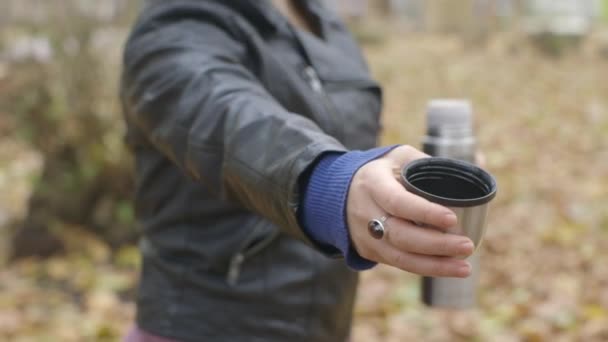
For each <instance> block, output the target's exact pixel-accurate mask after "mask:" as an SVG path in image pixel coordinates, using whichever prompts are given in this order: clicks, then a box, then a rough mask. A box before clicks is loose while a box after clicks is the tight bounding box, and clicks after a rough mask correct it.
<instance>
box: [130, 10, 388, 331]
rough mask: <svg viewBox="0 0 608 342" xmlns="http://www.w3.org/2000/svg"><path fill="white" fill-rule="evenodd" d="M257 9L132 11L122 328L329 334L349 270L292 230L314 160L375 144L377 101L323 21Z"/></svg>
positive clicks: (345, 297) (342, 326) (337, 324)
mask: <svg viewBox="0 0 608 342" xmlns="http://www.w3.org/2000/svg"><path fill="white" fill-rule="evenodd" d="M305 3H306V7H307V8H308V10H309V11H310V12H311V13H312V15H313V16H314V18H315V19H316V20H318V23H319V25H320V27H321V29H322V38H323V39H318V38H317V37H315V36H313V35H311V34H309V33H306V32H302V31H298V30H295V29H293V28H292V27H291V26H290V25H289V24H288V23H287V21H286V20H285V19H284V18H283V17H282V16H281V15H280V13H278V12H277V11H276V10H275V9H274V8H273V7H272V5H271V4H270V3H269V2H268V1H254V0H251V1H249V0H230V1H223V0H217V1H213V0H172V1H156V2H152V4H150V5H149V6H147V7H146V8H145V9H144V11H143V13H142V14H141V16H140V18H139V19H138V21H137V23H136V26H135V28H134V29H133V32H132V34H131V36H130V38H129V40H128V43H127V45H126V51H125V57H124V72H123V82H122V90H121V95H122V100H123V104H124V109H125V118H126V121H127V125H128V134H127V141H128V143H129V145H130V147H131V148H132V150H133V151H134V154H135V159H136V173H137V192H136V212H137V218H138V222H139V223H140V224H141V227H142V229H143V238H142V241H141V250H142V254H143V270H142V275H141V285H140V288H139V292H138V302H137V323H138V325H139V326H140V327H141V328H142V329H144V330H146V331H148V332H151V333H154V334H158V335H161V336H166V337H172V338H175V339H179V340H183V341H258V340H259V341H293V342H295V341H332V342H333V341H343V340H344V339H345V338H346V337H347V335H348V333H349V331H350V324H351V315H352V308H353V301H354V296H355V291H356V283H357V275H356V273H355V272H353V271H351V270H349V269H347V267H346V266H345V265H344V262H343V260H336V259H332V258H329V257H328V256H326V255H323V254H321V253H320V252H318V250H317V249H316V248H315V246H314V243H312V242H311V241H310V240H309V239H308V238H307V237H306V236H305V234H304V233H303V232H302V230H301V228H300V227H299V225H298V220H297V209H298V203H299V199H298V190H299V189H298V185H299V182H301V181H302V179H303V178H304V177H306V172H307V170H309V169H310V166H311V165H313V164H314V162H315V160H316V159H317V158H318V157H319V156H320V155H321V154H323V153H325V152H329V151H346V150H349V149H368V148H371V147H374V146H375V145H376V140H377V133H378V130H379V118H378V115H379V113H380V108H381V93H380V88H379V87H378V86H377V84H376V83H375V82H374V81H372V80H371V79H370V76H369V73H368V70H367V67H366V65H365V62H364V60H363V58H362V56H361V53H360V51H359V49H358V47H357V46H356V43H355V42H354V41H353V39H352V37H351V36H350V35H349V33H348V32H347V30H346V29H345V27H344V26H343V24H342V23H341V22H340V21H339V19H338V18H337V17H336V15H335V14H333V13H331V12H328V11H327V10H326V9H324V8H323V7H322V6H321V5H320V4H319V3H318V1H316V0H315V1H313V0H311V1H306V2H305Z"/></svg>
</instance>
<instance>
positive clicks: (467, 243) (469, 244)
mask: <svg viewBox="0 0 608 342" xmlns="http://www.w3.org/2000/svg"><path fill="white" fill-rule="evenodd" d="M460 246H461V247H462V249H464V250H467V251H471V250H473V249H474V248H475V245H474V244H473V241H471V240H469V239H466V240H462V241H460Z"/></svg>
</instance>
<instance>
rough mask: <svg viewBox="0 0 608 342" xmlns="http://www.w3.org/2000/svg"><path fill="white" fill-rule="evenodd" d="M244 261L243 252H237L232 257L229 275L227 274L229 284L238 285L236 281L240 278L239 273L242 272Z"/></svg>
mask: <svg viewBox="0 0 608 342" xmlns="http://www.w3.org/2000/svg"><path fill="white" fill-rule="evenodd" d="M243 261H245V256H244V255H243V253H237V254H235V255H234V256H233V257H232V259H230V266H229V267H228V275H227V276H226V281H227V282H228V285H230V286H235V285H236V282H237V281H238V279H239V275H240V274H241V265H243Z"/></svg>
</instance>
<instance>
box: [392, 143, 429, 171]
mask: <svg viewBox="0 0 608 342" xmlns="http://www.w3.org/2000/svg"><path fill="white" fill-rule="evenodd" d="M428 157H430V156H429V155H428V154H426V153H423V152H421V151H420V150H418V149H416V148H414V147H412V146H410V145H402V146H399V147H397V148H395V149H393V150H392V151H391V152H389V153H388V154H387V155H386V158H387V159H389V160H390V161H391V162H393V163H394V164H396V165H398V166H399V167H403V166H404V165H405V164H407V163H409V162H411V161H414V160H416V159H421V158H428Z"/></svg>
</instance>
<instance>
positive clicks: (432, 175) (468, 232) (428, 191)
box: [401, 157, 497, 248]
mask: <svg viewBox="0 0 608 342" xmlns="http://www.w3.org/2000/svg"><path fill="white" fill-rule="evenodd" d="M401 176H402V179H403V182H404V185H405V188H406V189H407V190H408V191H409V192H411V193H413V194H416V195H418V196H421V197H423V198H425V199H427V200H429V201H431V202H434V203H437V204H441V205H443V206H446V207H448V208H450V209H452V210H453V211H454V212H455V213H456V216H457V217H458V224H457V225H456V226H455V227H453V228H451V229H450V230H448V233H451V234H458V235H464V236H467V237H469V238H470V239H471V240H473V243H474V244H475V248H477V247H479V245H480V244H481V241H482V238H483V234H484V230H485V223H486V216H487V213H488V204H489V202H490V201H491V200H492V199H493V198H494V197H495V196H496V190H497V186H496V180H495V179H494V177H493V176H492V175H491V174H489V173H488V172H486V171H484V170H483V169H481V168H479V167H477V166H475V165H473V164H471V163H468V162H464V161H460V160H455V159H449V158H439V157H433V158H425V159H419V160H415V161H413V162H412V163H409V164H408V165H406V166H405V167H404V168H403V170H402V173H401Z"/></svg>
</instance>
